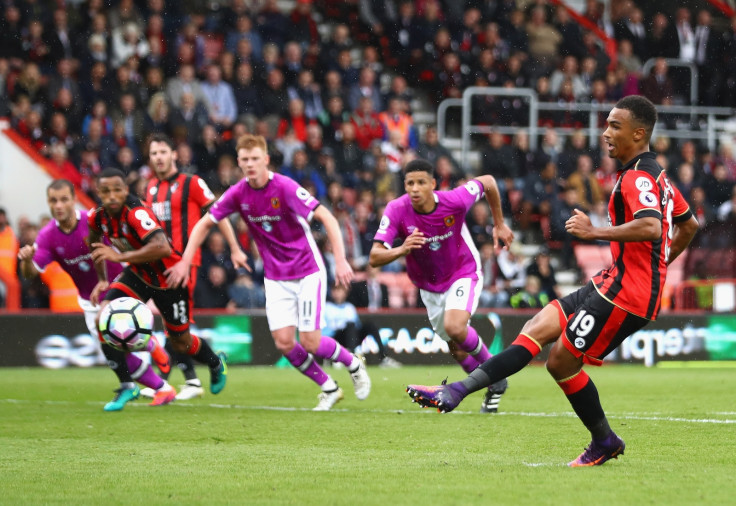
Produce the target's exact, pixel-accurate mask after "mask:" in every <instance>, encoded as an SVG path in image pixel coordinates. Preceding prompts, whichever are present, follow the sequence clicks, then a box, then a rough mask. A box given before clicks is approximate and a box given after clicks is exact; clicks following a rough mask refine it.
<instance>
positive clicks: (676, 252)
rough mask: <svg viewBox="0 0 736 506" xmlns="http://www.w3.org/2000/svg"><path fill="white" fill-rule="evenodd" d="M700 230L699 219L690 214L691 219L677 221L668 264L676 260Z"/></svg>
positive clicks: (674, 226)
mask: <svg viewBox="0 0 736 506" xmlns="http://www.w3.org/2000/svg"><path fill="white" fill-rule="evenodd" d="M697 231H698V219H697V218H696V217H695V216H690V219H689V220H687V221H684V222H682V223H675V224H674V225H673V231H672V234H673V235H672V243H671V244H670V254H669V257H668V258H667V264H668V265H669V264H671V263H672V262H674V261H675V258H677V257H678V256H680V253H682V252H683V251H685V248H687V247H688V245H689V244H690V242H691V241H692V240H693V237H695V234H696V233H697Z"/></svg>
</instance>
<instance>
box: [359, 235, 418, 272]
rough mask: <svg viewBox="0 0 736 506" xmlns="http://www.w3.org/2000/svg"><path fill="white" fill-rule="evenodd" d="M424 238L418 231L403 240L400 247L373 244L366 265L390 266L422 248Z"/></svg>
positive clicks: (378, 243)
mask: <svg viewBox="0 0 736 506" xmlns="http://www.w3.org/2000/svg"><path fill="white" fill-rule="evenodd" d="M424 243H425V237H424V234H423V233H422V232H420V231H419V229H416V228H415V229H414V231H413V232H412V233H411V234H410V235H409V236H408V237H407V238H406V239H404V242H403V243H402V244H401V246H396V247H395V248H387V247H386V246H384V245H383V244H382V243H380V242H374V243H373V247H372V248H371V254H370V256H369V257H368V263H369V264H371V267H381V266H383V265H386V264H390V263H391V262H393V261H394V260H396V259H398V258H401V257H405V256H406V255H408V254H409V253H411V252H412V251H414V250H415V249H419V248H421V247H422V246H424Z"/></svg>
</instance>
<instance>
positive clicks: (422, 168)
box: [404, 158, 435, 177]
mask: <svg viewBox="0 0 736 506" xmlns="http://www.w3.org/2000/svg"><path fill="white" fill-rule="evenodd" d="M410 172H426V173H427V174H429V175H430V176H432V177H435V176H434V166H433V165H432V164H431V163H430V162H429V161H428V160H424V159H423V158H416V159H414V160H412V161H411V162H409V163H407V164H406V166H405V167H404V177H406V175H407V174H409V173H410Z"/></svg>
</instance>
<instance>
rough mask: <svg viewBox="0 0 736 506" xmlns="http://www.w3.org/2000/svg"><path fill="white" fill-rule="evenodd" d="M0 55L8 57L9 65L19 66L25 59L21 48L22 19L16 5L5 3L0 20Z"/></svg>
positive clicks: (24, 53) (24, 52)
mask: <svg viewBox="0 0 736 506" xmlns="http://www.w3.org/2000/svg"><path fill="white" fill-rule="evenodd" d="M0 57H5V58H8V61H9V63H10V65H11V66H12V67H14V68H20V67H21V66H22V65H23V62H24V61H25V60H26V51H25V50H24V48H23V19H22V15H21V12H20V9H19V8H18V6H16V5H13V4H6V5H5V9H4V12H3V19H2V20H0Z"/></svg>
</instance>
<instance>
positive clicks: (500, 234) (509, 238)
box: [475, 174, 514, 253]
mask: <svg viewBox="0 0 736 506" xmlns="http://www.w3.org/2000/svg"><path fill="white" fill-rule="evenodd" d="M475 179H477V180H478V181H479V182H480V183H481V184H482V185H483V193H484V194H485V197H486V201H487V202H488V206H489V207H490V208H491V216H493V246H494V247H495V249H496V252H497V253H498V251H499V250H500V249H501V244H500V243H499V241H503V243H504V244H503V248H508V247H509V245H510V244H511V243H512V242H513V241H514V233H513V232H512V230H511V229H510V228H509V226H508V225H506V221H505V220H504V217H503V208H502V207H501V193H500V192H499V191H498V184H497V183H496V179H495V178H494V177H493V176H491V175H488V174H486V175H483V176H479V177H477V178H475Z"/></svg>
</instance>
